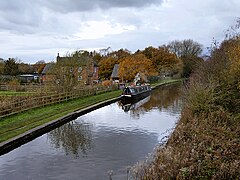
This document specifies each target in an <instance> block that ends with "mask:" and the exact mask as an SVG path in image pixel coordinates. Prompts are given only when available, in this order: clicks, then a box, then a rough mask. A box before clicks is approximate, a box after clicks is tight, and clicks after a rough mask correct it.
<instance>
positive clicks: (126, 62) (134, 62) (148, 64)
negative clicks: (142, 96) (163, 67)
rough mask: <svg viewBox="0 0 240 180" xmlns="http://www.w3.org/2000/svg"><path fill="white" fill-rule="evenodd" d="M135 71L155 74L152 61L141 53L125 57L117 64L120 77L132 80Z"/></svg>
mask: <svg viewBox="0 0 240 180" xmlns="http://www.w3.org/2000/svg"><path fill="white" fill-rule="evenodd" d="M137 73H141V74H143V75H146V76H148V75H153V74H156V71H155V69H154V68H153V64H152V61H151V60H149V59H148V58H147V57H146V56H145V55H144V54H142V53H137V54H134V55H131V56H128V57H125V58H124V59H123V60H122V62H121V63H120V65H119V78H120V79H123V80H128V81H132V80H133V79H134V77H135V76H136V74H137Z"/></svg>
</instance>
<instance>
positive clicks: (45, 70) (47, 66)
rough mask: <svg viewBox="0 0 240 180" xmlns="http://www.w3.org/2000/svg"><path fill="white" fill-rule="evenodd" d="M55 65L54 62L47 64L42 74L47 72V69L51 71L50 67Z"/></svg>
mask: <svg viewBox="0 0 240 180" xmlns="http://www.w3.org/2000/svg"><path fill="white" fill-rule="evenodd" d="M52 66H53V63H50V64H46V66H45V67H44V68H43V70H42V74H46V73H47V71H49V69H50V68H51V67H52Z"/></svg>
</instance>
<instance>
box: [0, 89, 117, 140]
mask: <svg viewBox="0 0 240 180" xmlns="http://www.w3.org/2000/svg"><path fill="white" fill-rule="evenodd" d="M120 93H121V92H120V91H119V90H118V91H112V92H107V93H102V94H97V95H94V96H88V97H83V98H79V99H75V100H71V101H68V102H63V103H60V104H55V105H51V106H46V107H42V108H37V109H32V110H28V111H25V112H23V113H19V114H16V115H12V116H9V117H5V118H2V119H0V142H3V141H6V140H8V139H10V138H12V137H15V136H17V135H19V134H22V133H24V132H26V131H28V130H30V129H32V128H34V127H37V126H40V125H42V124H44V123H46V122H50V121H52V120H54V119H57V118H60V117H62V116H64V115H67V114H68V113H70V112H73V111H76V110H79V109H83V108H86V107H88V106H91V105H94V104H96V103H98V102H101V101H104V100H107V99H111V98H114V97H118V96H119V95H120Z"/></svg>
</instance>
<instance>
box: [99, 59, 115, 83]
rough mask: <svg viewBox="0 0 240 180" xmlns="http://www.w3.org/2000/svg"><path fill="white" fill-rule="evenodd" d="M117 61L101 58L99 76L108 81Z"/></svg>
mask: <svg viewBox="0 0 240 180" xmlns="http://www.w3.org/2000/svg"><path fill="white" fill-rule="evenodd" d="M115 64H118V59H117V58H114V57H103V58H102V60H101V61H100V63H99V75H100V77H101V78H103V79H110V76H111V74H112V70H113V67H114V65H115Z"/></svg>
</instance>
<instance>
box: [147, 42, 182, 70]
mask: <svg viewBox="0 0 240 180" xmlns="http://www.w3.org/2000/svg"><path fill="white" fill-rule="evenodd" d="M142 53H143V54H144V55H145V56H146V57H147V58H149V59H150V60H151V61H152V65H153V68H154V69H155V71H157V72H158V73H159V74H177V73H180V72H181V69H182V62H181V60H180V59H179V58H177V56H176V55H175V54H174V53H171V52H170V51H169V50H168V49H167V48H165V47H159V48H154V47H151V46H150V47H147V48H145V49H144V50H143V51H142Z"/></svg>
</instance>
